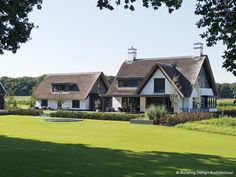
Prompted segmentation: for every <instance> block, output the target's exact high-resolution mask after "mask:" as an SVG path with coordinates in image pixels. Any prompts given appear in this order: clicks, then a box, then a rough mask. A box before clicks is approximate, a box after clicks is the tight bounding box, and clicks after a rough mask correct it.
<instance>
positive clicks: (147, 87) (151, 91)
mask: <svg viewBox="0 0 236 177" xmlns="http://www.w3.org/2000/svg"><path fill="white" fill-rule="evenodd" d="M155 78H165V93H154V79H155ZM172 89H173V86H172V84H171V83H170V82H169V81H168V79H166V77H165V75H164V74H163V73H162V72H161V71H160V69H158V70H157V71H156V72H155V74H154V75H153V76H152V78H151V79H150V80H149V81H148V83H147V84H146V85H145V87H144V88H143V90H142V92H141V93H140V95H150V94H152V95H166V94H171V91H172Z"/></svg>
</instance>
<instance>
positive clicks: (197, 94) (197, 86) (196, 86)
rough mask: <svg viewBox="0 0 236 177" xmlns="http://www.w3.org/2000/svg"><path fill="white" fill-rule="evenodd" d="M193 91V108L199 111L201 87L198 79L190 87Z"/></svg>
mask: <svg viewBox="0 0 236 177" xmlns="http://www.w3.org/2000/svg"><path fill="white" fill-rule="evenodd" d="M192 88H193V91H194V92H195V96H194V98H193V107H196V108H197V109H201V104H202V97H201V95H202V93H201V85H200V81H199V79H197V80H196V82H195V83H194V84H193V85H192Z"/></svg>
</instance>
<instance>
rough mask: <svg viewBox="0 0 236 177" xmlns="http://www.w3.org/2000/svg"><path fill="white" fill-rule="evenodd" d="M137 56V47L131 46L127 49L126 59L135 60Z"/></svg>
mask: <svg viewBox="0 0 236 177" xmlns="http://www.w3.org/2000/svg"><path fill="white" fill-rule="evenodd" d="M136 57H137V49H135V48H133V46H132V47H131V48H130V49H128V60H135V59H136Z"/></svg>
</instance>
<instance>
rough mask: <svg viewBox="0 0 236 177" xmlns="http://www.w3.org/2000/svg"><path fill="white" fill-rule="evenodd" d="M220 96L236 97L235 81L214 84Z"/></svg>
mask: <svg viewBox="0 0 236 177" xmlns="http://www.w3.org/2000/svg"><path fill="white" fill-rule="evenodd" d="M216 87H217V90H218V93H219V97H220V98H236V82H234V83H232V84H228V83H224V84H216Z"/></svg>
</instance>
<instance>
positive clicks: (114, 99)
mask: <svg viewBox="0 0 236 177" xmlns="http://www.w3.org/2000/svg"><path fill="white" fill-rule="evenodd" d="M121 104H122V98H121V97H112V107H113V108H115V110H116V111H117V110H118V108H120V107H121V106H122V105H121Z"/></svg>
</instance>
